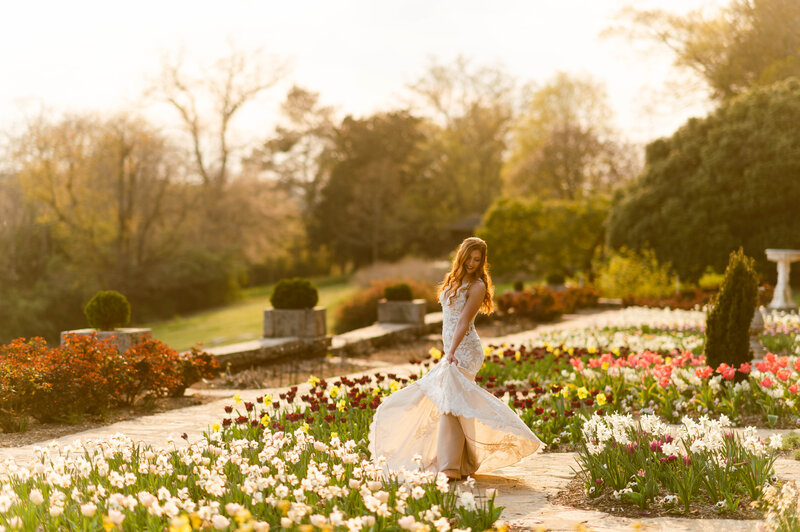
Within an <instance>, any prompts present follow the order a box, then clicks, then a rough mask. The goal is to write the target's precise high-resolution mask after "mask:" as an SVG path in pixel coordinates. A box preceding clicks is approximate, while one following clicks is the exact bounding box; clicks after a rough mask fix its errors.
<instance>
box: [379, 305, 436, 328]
mask: <svg viewBox="0 0 800 532" xmlns="http://www.w3.org/2000/svg"><path fill="white" fill-rule="evenodd" d="M378 323H409V324H411V325H418V326H420V327H422V326H423V325H425V300H424V299H415V300H413V301H387V300H385V299H381V300H380V301H378Z"/></svg>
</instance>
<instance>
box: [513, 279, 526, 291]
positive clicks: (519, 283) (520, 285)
mask: <svg viewBox="0 0 800 532" xmlns="http://www.w3.org/2000/svg"><path fill="white" fill-rule="evenodd" d="M524 289H525V283H523V282H522V281H514V291H515V292H522V290H524Z"/></svg>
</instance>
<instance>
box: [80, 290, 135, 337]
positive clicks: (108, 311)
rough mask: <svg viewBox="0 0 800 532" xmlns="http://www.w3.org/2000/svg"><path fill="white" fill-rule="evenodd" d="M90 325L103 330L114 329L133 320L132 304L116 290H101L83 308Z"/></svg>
mask: <svg viewBox="0 0 800 532" xmlns="http://www.w3.org/2000/svg"><path fill="white" fill-rule="evenodd" d="M83 313H84V314H85V315H86V320H87V321H88V322H89V327H93V328H95V329H99V330H101V331H113V330H114V329H116V328H117V327H124V326H126V325H127V324H128V323H130V321H131V304H130V303H128V299H127V298H126V297H125V296H124V295H122V294H120V293H119V292H117V291H116V290H101V291H99V292H97V293H96V294H95V295H94V297H93V298H92V299H91V300H90V301H89V302H88V303H87V304H86V306H85V307H84V309H83Z"/></svg>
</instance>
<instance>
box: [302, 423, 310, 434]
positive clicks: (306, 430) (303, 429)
mask: <svg viewBox="0 0 800 532" xmlns="http://www.w3.org/2000/svg"><path fill="white" fill-rule="evenodd" d="M308 428H309V425H308V423H306V422H305V421H303V426H302V427H300V430H302V431H303V432H305V433H306V434H308Z"/></svg>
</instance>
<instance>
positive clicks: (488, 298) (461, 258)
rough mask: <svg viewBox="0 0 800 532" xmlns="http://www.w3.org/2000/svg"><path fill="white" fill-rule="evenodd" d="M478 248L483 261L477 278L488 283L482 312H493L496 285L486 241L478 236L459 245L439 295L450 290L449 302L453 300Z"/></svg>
mask: <svg viewBox="0 0 800 532" xmlns="http://www.w3.org/2000/svg"><path fill="white" fill-rule="evenodd" d="M476 249H477V250H478V251H480V252H481V263H480V264H479V265H478V269H477V271H476V272H475V276H476V278H477V279H481V280H482V281H483V282H484V284H485V285H486V293H485V294H484V296H483V301H482V302H481V308H480V309H479V310H480V312H483V313H484V314H491V313H492V312H494V286H493V285H492V278H491V277H490V276H489V266H488V264H487V263H486V250H487V247H486V242H484V241H483V240H481V239H480V238H478V237H476V236H471V237H469V238H465V239H464V241H463V242H461V245H460V246H458V251H457V252H456V256H455V258H454V259H453V265H452V267H451V268H450V271H449V272H448V273H447V275H445V277H444V281H442V283H441V284H440V285H439V291H438V293H437V295H439V296H441V294H442V293H444V292H445V291H447V290H449V294H450V296H449V298H448V303H449V302H450V301H452V300H453V297H455V295H456V290H458V288H459V287H460V286H461V284H462V283H463V281H464V277H466V275H467V266H466V264H467V260H468V259H469V257H470V255H471V254H472V252H473V251H475V250H476Z"/></svg>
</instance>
